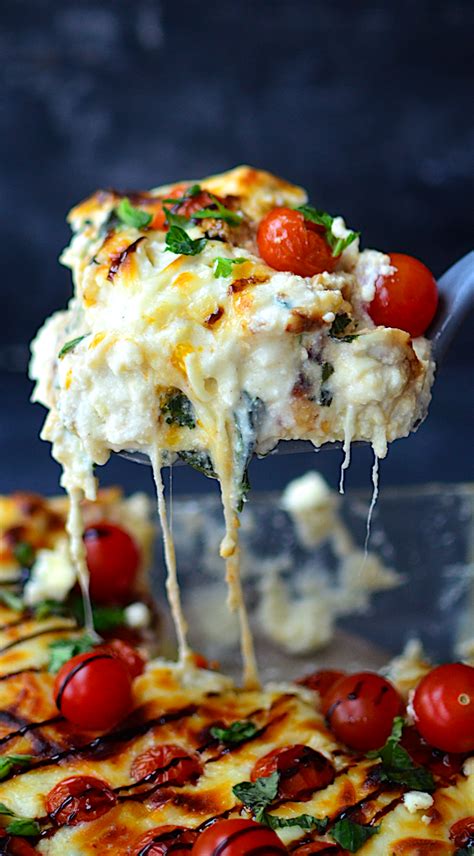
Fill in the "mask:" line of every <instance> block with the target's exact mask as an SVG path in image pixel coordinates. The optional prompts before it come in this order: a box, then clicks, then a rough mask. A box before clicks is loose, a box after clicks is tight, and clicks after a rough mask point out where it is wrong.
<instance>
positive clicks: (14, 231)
mask: <svg viewBox="0 0 474 856" xmlns="http://www.w3.org/2000/svg"><path fill="white" fill-rule="evenodd" d="M1 22H2V23H1V32H0V75H1V78H2V99H1V103H0V118H1V133H0V151H1V156H2V157H1V166H0V193H1V199H2V206H1V218H2V224H1V235H2V242H1V261H2V277H1V284H0V289H1V303H0V305H1V308H2V309H1V325H2V341H1V348H0V369H1V371H0V394H1V399H0V400H1V402H2V407H1V416H0V432H1V433H0V436H1V444H2V445H1V455H2V467H1V476H2V478H1V484H0V489H1V490H11V489H13V488H15V487H21V488H32V489H39V490H46V491H53V490H55V489H56V488H57V477H58V470H57V467H56V465H55V464H54V463H52V462H51V461H50V458H49V448H48V446H47V445H46V444H42V443H41V442H40V441H39V440H38V439H37V434H38V431H39V428H40V425H41V422H42V419H43V412H42V410H41V408H40V407H39V406H32V405H29V404H28V395H29V391H30V387H29V384H28V382H27V381H26V380H25V376H24V372H25V364H26V347H25V346H26V343H27V342H28V341H29V339H30V338H31V337H32V335H33V333H34V332H35V330H36V328H37V327H38V326H39V324H40V323H41V321H42V319H43V318H44V316H45V315H46V314H48V313H50V312H51V311H52V310H53V309H55V308H58V307H60V306H63V305H64V304H65V302H66V300H67V298H68V296H69V294H70V290H71V286H70V281H69V274H68V272H67V271H65V270H64V269H62V268H61V267H60V266H59V265H58V264H57V256H58V253H59V251H60V249H61V248H62V247H63V246H64V245H65V244H66V243H67V241H68V239H69V236H68V229H67V226H66V225H65V223H64V215H65V212H66V211H67V209H68V208H69V207H70V206H71V205H72V204H73V203H75V202H76V201H78V200H79V199H80V198H82V197H84V196H85V195H87V194H88V193H90V192H91V191H93V190H94V189H96V187H98V186H110V185H112V186H117V187H119V188H125V189H126V188H129V189H130V188H141V187H148V186H152V185H156V184H158V183H162V182H164V181H168V180H173V179H177V178H182V177H183V176H184V177H188V176H189V177H199V176H201V175H204V174H206V173H209V172H213V171H219V170H221V169H225V168H227V167H231V166H234V165H235V164H237V163H240V162H248V163H251V164H254V165H256V166H260V167H265V168H268V169H270V170H273V171H275V172H277V173H280V174H282V175H283V176H285V177H287V178H289V179H291V180H294V181H296V182H300V183H302V184H304V185H305V186H307V187H308V189H309V191H310V193H311V196H312V199H313V201H314V202H315V203H316V204H317V205H319V206H321V207H326V208H327V209H328V210H330V211H332V212H334V213H338V212H341V213H343V214H344V215H345V216H346V219H347V220H348V222H349V224H350V225H351V226H353V227H355V228H358V229H361V230H362V234H363V243H364V245H365V246H375V247H379V248H382V249H385V250H387V251H390V250H394V251H405V252H408V253H412V254H414V255H417V256H419V257H420V258H421V259H422V260H423V261H425V263H426V264H428V265H429V266H430V267H431V268H432V269H433V271H434V272H435V274H440V273H441V272H442V271H443V270H444V269H445V268H446V267H448V266H449V265H450V264H451V263H452V262H454V261H455V260H456V259H457V258H459V257H460V256H462V255H463V254H464V253H466V252H467V251H468V250H470V249H472V245H473V243H474V242H473V217H472V200H473V198H474V158H473V151H474V145H473V144H474V124H473V119H472V116H473V82H474V76H473V64H474V52H473V49H472V45H473V35H474V4H473V3H472V2H471V0H445V2H436V0H412V2H408V0H405V2H367V0H360V2H349V0H331V1H329V0H326V2H321V0H277V2H248V0H247V2H238V0H234V2H230V0H206V2H205V3H203V2H194V0H181V2H180V3H176V2H169V0H163V2H161V3H160V2H156V0H135V2H127V0H115V2H113V0H102V2H100V0H96V2H93V0H72V2H54V0H2V3H1ZM15 369H16V371H15ZM472 433H473V420H472V317H471V319H470V320H468V321H466V323H465V324H464V327H463V329H462V330H461V331H460V332H459V335H458V336H457V339H456V341H455V343H454V346H453V348H452V351H451V352H450V354H449V356H448V358H447V360H446V363H445V364H444V365H443V367H442V369H441V372H440V375H439V380H438V381H437V383H436V386H435V390H434V401H433V405H432V409H431V414H430V418H429V420H428V421H427V422H426V423H425V425H424V426H423V427H422V428H421V429H420V431H419V432H418V434H417V435H416V436H415V437H412V438H410V439H409V440H404V441H400V442H398V443H396V444H395V445H394V446H393V448H392V450H391V452H390V454H389V457H388V459H387V461H386V462H384V464H383V465H382V482H385V483H392V484H397V483H409V482H421V481H427V480H461V479H466V478H468V477H469V476H472V452H471V443H472ZM369 461H370V454H369V450H367V449H359V450H354V463H353V467H352V469H351V471H350V473H349V477H348V481H349V483H350V484H353V485H363V484H367V483H368V480H369V466H368V465H369ZM339 462H340V457H339V454H338V453H336V452H334V453H332V452H331V453H322V454H321V455H319V456H318V457H317V458H315V457H314V454H312V453H310V454H308V455H299V456H293V457H285V458H284V457H277V458H269V459H267V460H265V461H262V462H258V463H255V464H254V466H253V474H252V475H253V479H252V481H253V484H254V486H255V487H256V488H269V487H277V486H281V485H282V484H283V483H284V482H285V481H286V480H287V479H288V478H289V477H291V475H293V474H297V473H300V472H303V471H304V470H305V469H307V468H308V467H309V466H314V465H318V466H319V467H320V468H321V469H322V470H323V471H324V473H325V474H326V475H327V476H328V477H329V478H330V479H331V480H333V481H335V480H336V477H337V469H338V466H339ZM101 478H103V480H104V481H108V482H111V481H114V480H119V481H122V482H124V483H126V484H127V486H128V487H148V486H149V474H148V473H147V472H146V471H145V470H144V469H142V468H139V467H134V466H132V465H131V464H128V463H126V462H124V461H121V460H118V459H117V460H115V461H113V462H111V463H110V464H109V465H108V466H107V467H106V468H105V470H104V471H103V473H101ZM175 487H176V489H177V490H178V491H189V490H205V489H208V488H209V487H210V483H209V482H208V481H206V480H205V479H203V478H202V477H200V476H198V475H197V474H195V473H193V472H192V471H189V470H188V469H187V468H179V469H175Z"/></svg>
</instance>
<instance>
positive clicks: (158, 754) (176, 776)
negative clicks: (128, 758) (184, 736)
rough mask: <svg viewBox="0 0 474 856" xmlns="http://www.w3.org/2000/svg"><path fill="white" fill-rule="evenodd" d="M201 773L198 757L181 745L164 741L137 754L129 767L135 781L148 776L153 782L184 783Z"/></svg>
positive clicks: (161, 783) (162, 783)
mask: <svg viewBox="0 0 474 856" xmlns="http://www.w3.org/2000/svg"><path fill="white" fill-rule="evenodd" d="M201 773H202V765H201V762H200V760H199V758H198V757H197V756H196V755H194V754H190V753H189V752H187V751H186V749H183V747H182V746H176V744H174V743H165V744H163V745H162V746H154V747H153V748H152V749H148V750H147V751H146V752H142V754H141V755H138V756H137V757H136V758H135V760H134V762H133V764H132V767H131V770H130V776H131V777H132V779H134V781H135V782H140V781H141V780H142V779H145V778H147V777H150V779H151V780H152V781H153V782H154V783H155V784H160V785H164V784H165V783H166V784H170V785H175V786H176V785H184V784H186V782H191V781H193V780H195V779H197V778H198V777H199V776H200V775H201Z"/></svg>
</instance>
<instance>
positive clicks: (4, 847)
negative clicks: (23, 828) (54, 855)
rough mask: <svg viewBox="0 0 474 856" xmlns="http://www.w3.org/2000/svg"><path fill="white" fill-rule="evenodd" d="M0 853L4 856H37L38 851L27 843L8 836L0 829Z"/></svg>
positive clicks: (14, 836)
mask: <svg viewBox="0 0 474 856" xmlns="http://www.w3.org/2000/svg"><path fill="white" fill-rule="evenodd" d="M5 839H6V840H5ZM0 853H2V854H4V856H38V851H37V850H36V849H35V848H34V847H32V846H31V844H29V843H28V841H25V839H24V838H19V837H18V836H17V835H9V834H8V832H5V830H4V829H0Z"/></svg>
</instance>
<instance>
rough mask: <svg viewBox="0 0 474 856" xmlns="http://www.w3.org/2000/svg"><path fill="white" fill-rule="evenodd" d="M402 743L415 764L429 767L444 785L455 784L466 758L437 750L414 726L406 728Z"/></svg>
mask: <svg viewBox="0 0 474 856" xmlns="http://www.w3.org/2000/svg"><path fill="white" fill-rule="evenodd" d="M400 743H401V745H402V746H403V748H404V749H406V750H407V752H408V754H409V755H410V758H412V759H413V761H414V762H415V764H418V765H419V766H420V767H427V768H428V770H430V772H431V773H433V775H434V776H436V778H437V779H438V780H439V781H440V782H441V783H442V784H443V785H450V784H454V782H455V780H456V776H458V775H459V774H460V773H461V770H462V767H463V763H464V760H465V758H466V756H465V755H459V754H458V753H454V752H443V750H442V749H435V748H434V746H430V745H429V743H427V742H426V741H425V740H424V739H423V737H422V736H421V734H420V733H419V731H417V729H416V728H415V726H414V725H407V726H405V728H404V729H403V734H402V739H401V740H400Z"/></svg>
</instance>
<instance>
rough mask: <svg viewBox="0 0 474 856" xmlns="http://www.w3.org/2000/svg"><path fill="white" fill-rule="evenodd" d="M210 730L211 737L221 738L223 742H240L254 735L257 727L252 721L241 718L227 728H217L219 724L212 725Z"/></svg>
mask: <svg viewBox="0 0 474 856" xmlns="http://www.w3.org/2000/svg"><path fill="white" fill-rule="evenodd" d="M210 731H211V735H212V737H215V738H216V740H221V741H222V742H223V743H242V742H243V741H244V740H249V739H250V738H251V737H254V735H255V734H256V733H257V731H258V728H257V726H256V725H255V723H254V722H250V721H249V720H248V719H243V720H239V721H237V722H233V723H232V724H231V725H229V727H228V728H219V726H217V725H213V726H212V728H211V729H210Z"/></svg>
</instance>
